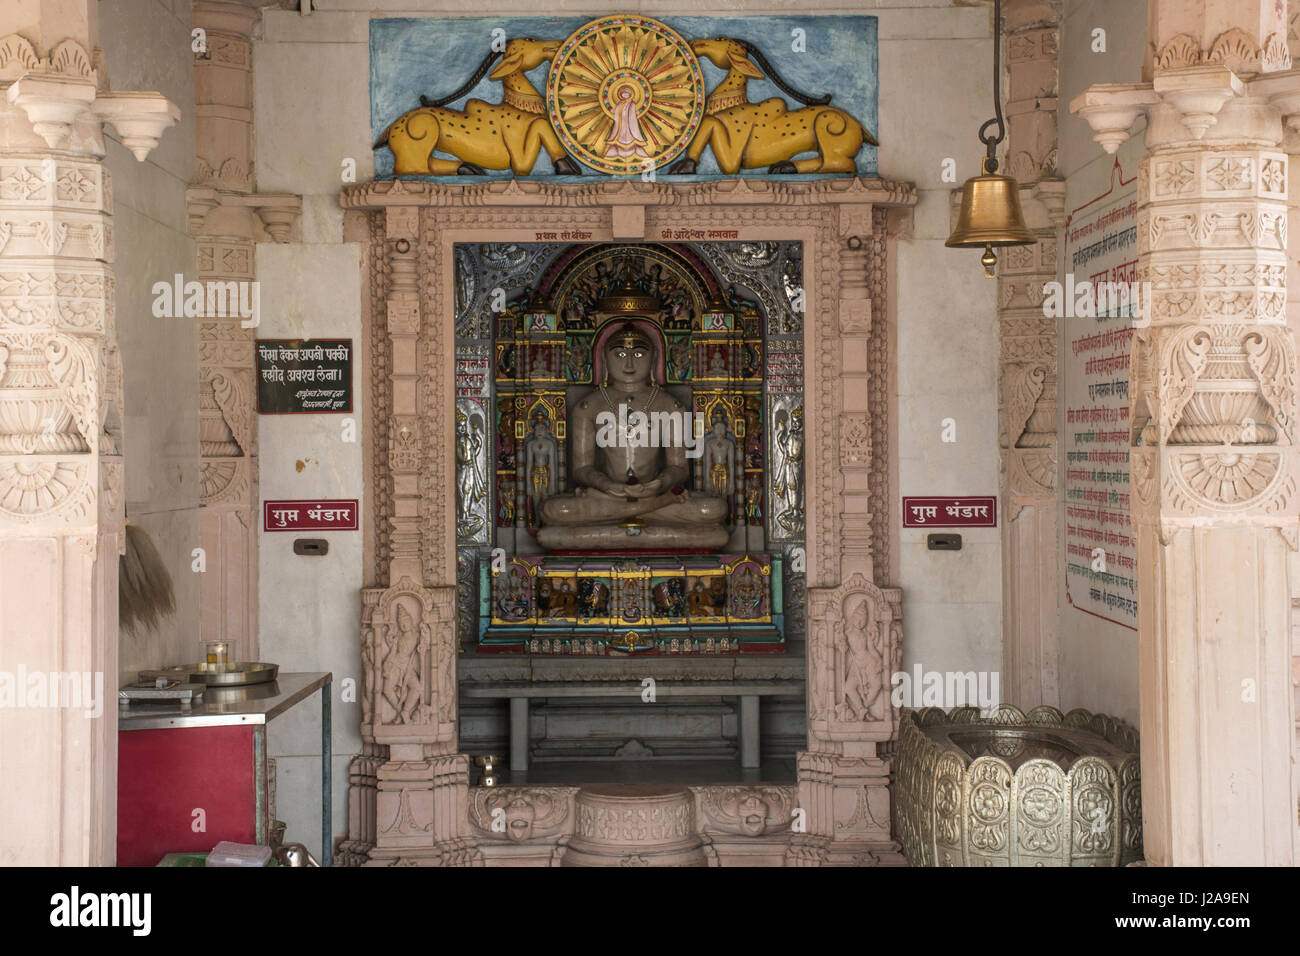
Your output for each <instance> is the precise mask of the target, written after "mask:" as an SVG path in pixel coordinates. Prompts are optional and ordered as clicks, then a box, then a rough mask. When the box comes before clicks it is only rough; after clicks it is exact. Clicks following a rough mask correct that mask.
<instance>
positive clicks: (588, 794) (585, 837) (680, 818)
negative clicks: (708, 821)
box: [564, 784, 705, 866]
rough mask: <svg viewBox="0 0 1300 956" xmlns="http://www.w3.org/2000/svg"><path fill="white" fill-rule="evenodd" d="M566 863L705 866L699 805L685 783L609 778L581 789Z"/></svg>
mask: <svg viewBox="0 0 1300 956" xmlns="http://www.w3.org/2000/svg"><path fill="white" fill-rule="evenodd" d="M576 809H577V820H576V825H575V829H574V834H573V838H572V839H571V840H570V841H569V848H568V850H567V851H565V854H564V865H565V866H703V865H704V862H705V859H704V851H703V850H702V849H701V842H700V837H699V835H698V834H697V833H696V832H695V806H694V798H693V797H692V795H691V791H690V790H687V789H686V788H684V787H673V786H658V785H655V784H606V785H604V786H588V787H584V788H583V789H582V790H580V791H579V792H578V798H577V807H576Z"/></svg>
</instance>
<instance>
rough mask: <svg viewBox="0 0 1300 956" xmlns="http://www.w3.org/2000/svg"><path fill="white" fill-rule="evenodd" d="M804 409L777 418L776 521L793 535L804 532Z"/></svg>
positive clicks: (798, 408)
mask: <svg viewBox="0 0 1300 956" xmlns="http://www.w3.org/2000/svg"><path fill="white" fill-rule="evenodd" d="M803 440H804V436H803V406H802V405H799V406H797V407H796V408H794V410H792V411H791V412H790V415H789V417H788V418H787V417H786V416H785V415H778V416H777V421H776V451H777V455H778V456H779V457H778V462H777V466H776V475H775V480H774V482H773V488H774V489H775V491H776V494H777V496H778V497H779V498H780V504H781V506H782V507H781V509H780V510H779V511H778V512H777V515H776V519H777V521H778V522H780V523H781V525H782V526H783V527H784V528H785V529H786V530H787V531H789V532H790V533H791V534H797V533H798V532H800V531H802V530H803V521H804V516H803V513H804V509H803Z"/></svg>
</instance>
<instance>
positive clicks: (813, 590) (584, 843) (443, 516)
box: [338, 179, 916, 865]
mask: <svg viewBox="0 0 1300 956" xmlns="http://www.w3.org/2000/svg"><path fill="white" fill-rule="evenodd" d="M341 201H342V204H343V206H344V208H345V210H347V213H346V221H345V236H346V237H347V238H348V239H350V240H352V241H356V242H359V243H361V244H362V249H363V255H362V267H363V270H364V275H363V283H364V291H363V302H362V308H363V336H364V342H365V345H366V348H367V351H368V360H369V361H368V378H369V381H368V387H369V392H368V401H367V402H366V416H365V420H364V438H365V442H366V451H367V460H368V462H369V474H368V480H367V482H366V487H365V499H364V507H365V511H366V515H367V520H366V521H365V522H364V525H365V526H366V528H367V529H368V530H367V532H366V533H367V535H368V540H367V542H366V548H365V554H366V567H365V577H366V580H367V581H368V582H369V583H370V586H368V587H367V588H365V589H364V591H363V595H362V598H363V601H362V603H363V610H362V621H361V646H360V653H361V658H362V674H363V681H362V684H363V692H362V727H361V734H362V740H363V747H364V751H363V753H362V754H361V755H360V756H359V757H357V758H356V759H355V760H354V761H353V766H352V771H351V781H350V789H349V808H348V814H349V835H348V838H347V839H346V840H345V841H343V843H342V845H341V846H340V847H339V854H338V859H339V860H340V861H341V862H342V863H344V864H353V865H356V864H362V863H366V864H370V865H392V864H394V863H409V864H420V865H463V864H477V863H485V862H486V863H493V864H496V863H512V862H513V863H533V864H542V865H546V864H556V863H559V862H561V861H563V860H564V858H565V856H566V850H567V849H568V848H569V847H570V846H571V845H572V846H574V849H575V852H574V855H573V859H571V860H569V862H570V863H574V862H579V861H580V858H583V857H584V854H585V855H586V857H588V858H589V859H586V860H585V862H595V861H600V862H605V863H623V864H631V865H638V863H643V864H652V863H655V862H664V861H670V860H672V859H676V857H674V856H673V854H674V853H678V852H680V853H683V854H685V857H684V859H685V858H690V859H692V860H694V861H695V862H709V863H713V864H727V863H733V862H739V861H740V860H741V858H742V857H746V856H749V857H759V858H762V859H768V860H784V861H785V862H786V864H787V865H819V864H824V863H858V864H861V863H887V862H899V861H901V856H900V855H899V854H898V844H897V841H896V840H895V839H894V835H893V834H892V832H891V822H890V817H891V814H890V797H889V788H888V775H889V753H888V741H889V740H890V739H891V738H892V737H893V736H894V733H895V731H896V715H895V712H894V710H893V709H892V708H891V707H890V706H889V700H888V690H887V688H888V675H889V673H890V672H892V671H894V670H897V669H898V668H899V664H900V662H901V651H902V623H901V597H902V595H901V590H900V589H899V588H898V587H897V586H895V585H894V582H891V581H890V580H889V568H890V561H889V553H890V549H889V535H890V530H891V528H892V527H894V526H895V519H894V514H895V511H896V506H895V505H894V501H895V495H893V494H892V492H891V489H890V452H891V449H892V448H893V447H894V444H895V434H896V427H897V426H896V422H895V421H894V420H893V417H892V416H891V411H890V410H891V402H890V396H891V394H892V392H893V388H892V383H891V381H890V370H891V366H892V362H891V359H890V353H891V349H892V345H891V343H892V341H893V336H892V335H891V331H890V325H891V322H890V315H891V307H890V300H889V296H888V292H887V278H888V276H889V275H890V262H889V259H890V257H889V249H890V237H891V230H892V231H893V232H894V233H895V234H896V233H897V230H898V224H899V223H900V222H901V221H904V220H905V219H906V218H907V217H908V216H910V207H911V206H912V205H913V204H914V203H915V201H916V193H915V189H914V188H913V187H911V186H909V185H905V184H898V183H892V182H887V181H883V180H860V179H851V180H850V179H845V180H831V181H824V182H817V183H791V184H785V183H777V182H773V181H769V180H756V179H741V180H724V181H717V182H706V183H691V184H681V185H678V184H668V183H653V184H646V183H639V182H636V183H634V182H631V181H613V182H611V181H599V182H594V183H593V184H590V185H588V184H542V183H535V182H519V181H514V180H511V181H508V182H501V183H488V184H476V185H470V186H459V185H442V184H431V183H416V182H406V181H392V182H376V183H370V184H365V185H359V186H354V187H348V188H346V189H345V190H344V191H343V194H342V199H341ZM564 234H567V235H571V236H572V235H575V234H577V235H580V236H581V237H582V240H583V241H591V242H617V241H629V242H645V241H649V242H661V241H680V240H684V239H685V240H699V241H708V240H710V239H714V240H732V241H737V240H738V241H754V242H759V241H769V240H793V241H798V242H800V243H802V246H803V250H804V261H805V273H804V282H803V285H804V291H805V322H804V333H803V334H804V338H803V347H804V356H805V363H804V368H805V423H806V424H805V431H806V436H807V437H806V450H805V483H806V488H807V492H806V525H807V532H806V533H807V544H806V547H807V555H806V567H807V571H806V573H807V645H806V646H807V660H806V672H807V687H806V697H807V701H808V749H807V750H806V751H805V752H803V753H801V754H800V755H799V757H798V780H797V784H796V787H795V788H791V789H786V788H761V787H745V786H743V785H740V786H727V785H718V786H704V787H696V788H691V796H690V797H683V796H682V795H681V794H680V793H679V794H678V795H677V796H665V795H664V794H662V793H658V792H650V791H654V789H655V788H653V787H651V788H650V791H641V792H634V793H619V792H613V793H611V792H609V788H603V789H600V788H578V787H528V786H523V787H506V788H494V789H485V788H478V787H471V786H470V760H469V757H468V756H467V755H466V754H463V753H457V749H458V719H459V708H458V699H457V696H458V695H457V670H458V654H457V647H458V643H457V638H456V613H457V612H456V581H457V570H456V560H457V550H456V543H457V539H456V517H457V516H456V498H455V494H454V488H455V454H454V451H453V450H454V448H455V434H454V408H455V368H454V354H455V352H454V332H455V330H454V322H453V317H454V250H455V245H456V244H457V243H470V242H475V243H483V242H490V243H511V242H515V243H523V242H537V241H544V240H546V239H551V238H557V239H558V238H560V237H561V235H564ZM395 682H396V683H395ZM397 684H400V685H401V686H402V687H405V688H409V692H408V691H405V690H404V691H402V692H401V694H400V695H399V696H400V697H401V699H400V700H396V699H395V694H394V692H393V688H394V687H395V686H396V685H397ZM386 691H388V692H387V693H386ZM661 789H662V788H661ZM659 804H662V806H660V805H659ZM656 808H657V809H656ZM628 809H635V810H642V811H646V812H652V816H655V818H656V819H659V820H660V821H661V822H662V823H663V826H662V828H661V829H660V830H659V831H656V836H655V840H657V841H658V842H656V843H655V844H654V846H653V847H651V848H650V849H648V850H647V849H646V848H644V847H642V848H641V849H639V850H638V848H637V847H636V846H634V845H632V843H634V842H635V841H632V843H629V844H628V845H627V846H623V845H622V844H620V843H619V842H618V840H617V839H615V840H614V841H613V844H612V845H607V846H604V847H603V848H602V847H600V846H593V845H592V843H593V835H594V834H598V833H604V834H607V833H608V832H609V830H608V825H610V824H611V823H612V822H613V821H616V820H617V819H619V815H620V814H621V813H623V812H625V811H627V810H628ZM493 811H502V812H501V813H494V812H493ZM656 815H657V816H656ZM502 820H504V821H505V822H506V824H507V825H506V826H505V827H499V826H494V825H493V824H494V823H498V822H500V821H502ZM652 842H653V841H652ZM678 844H680V846H679V845H678ZM665 846H668V847H669V849H668V850H664V849H663V848H664V847H665ZM695 846H698V847H704V848H705V849H701V850H700V854H701V855H700V856H699V857H698V858H696V857H695V856H693V854H694V852H695V851H694V850H693V849H692V847H695ZM660 851H662V852H660ZM665 854H667V855H665Z"/></svg>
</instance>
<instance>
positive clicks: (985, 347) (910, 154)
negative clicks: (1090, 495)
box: [878, 4, 1002, 672]
mask: <svg viewBox="0 0 1300 956" xmlns="http://www.w3.org/2000/svg"><path fill="white" fill-rule="evenodd" d="M879 13H880V90H881V93H880V124H881V128H880V135H879V137H878V139H879V140H880V143H881V146H880V156H879V170H880V175H881V176H882V177H884V178H886V179H902V180H908V181H911V182H914V183H916V186H917V190H918V195H919V201H918V203H917V205H916V211H915V212H916V223H915V233H914V238H912V239H911V240H905V241H902V242H900V243H899V248H898V273H897V277H896V278H894V279H891V286H892V289H891V297H892V298H894V300H895V301H896V302H897V307H898V326H897V343H898V344H897V360H898V377H897V382H896V386H897V394H898V430H897V435H898V453H897V454H898V466H897V467H898V470H897V485H898V486H897V488H896V489H895V490H896V496H895V500H896V501H897V498H898V496H901V495H996V494H997V493H998V466H999V463H998V450H997V448H998V446H997V434H998V406H997V393H996V383H997V360H998V353H997V336H996V334H995V333H996V324H997V317H996V311H995V309H996V305H995V302H996V292H997V288H996V283H994V282H993V281H991V280H989V279H986V278H985V277H984V270H983V267H981V266H980V264H979V252H978V251H972V250H959V249H947V248H945V247H944V244H943V243H944V240H946V239H947V238H948V233H949V230H950V222H949V215H950V213H949V209H950V205H949V204H950V201H951V193H952V190H953V189H954V184H953V183H951V182H944V181H943V178H942V173H943V163H944V160H945V159H949V158H951V159H953V160H955V162H956V179H957V183H956V186H960V184H961V183H962V182H964V181H965V180H966V179H967V178H969V177H971V176H976V175H978V174H979V171H980V162H981V160H982V159H983V155H984V147H983V146H982V145H981V143H980V142H979V140H978V139H977V137H976V133H977V131H978V129H979V126H980V124H981V123H982V122H983V121H984V120H985V119H986V118H988V116H991V115H992V114H991V110H992V104H993V99H992V96H993V92H992V85H993V84H992V79H993V77H992V72H993V61H992V57H993V46H992V32H993V30H992V18H991V16H990V14H989V11H988V10H987V9H985V8H958V9H952V8H949V7H948V6H947V5H946V4H930V5H926V6H921V5H916V7H915V8H914V9H909V10H892V11H891V10H882V11H880V12H879ZM938 65H941V67H942V68H936V67H937V66H938ZM949 418H950V419H952V420H953V423H954V425H955V428H956V433H955V437H956V440H955V441H952V442H945V441H943V437H944V436H943V429H944V420H945V419H949ZM999 520H1001V519H1000V518H999ZM895 529H896V531H895V533H896V534H897V535H898V536H899V537H898V540H899V554H898V567H897V572H896V573H895V574H894V575H893V580H894V581H896V582H897V583H898V584H900V585H901V586H902V588H903V635H904V641H903V665H904V668H905V669H906V670H908V671H909V672H910V671H912V669H913V668H914V667H915V666H916V665H917V664H920V665H922V666H923V668H924V669H925V670H927V671H970V670H974V671H997V670H998V669H999V668H1000V667H1001V642H1002V616H1001V604H1002V599H1001V588H1002V571H1001V567H1002V557H1001V539H1000V536H999V532H998V531H997V529H994V528H987V529H978V528H977V529H966V530H964V531H962V550H961V551H956V552H953V551H929V550H927V548H926V542H925V539H926V534H927V532H925V531H923V530H920V529H906V530H904V529H902V527H901V521H898V520H897V519H896V524H895Z"/></svg>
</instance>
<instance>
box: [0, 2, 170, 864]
mask: <svg viewBox="0 0 1300 956" xmlns="http://www.w3.org/2000/svg"><path fill="white" fill-rule="evenodd" d="M78 8H80V9H78ZM33 16H34V18H35V20H36V21H37V22H35V23H33V24H32V28H31V31H29V32H32V33H33V34H34V35H39V36H40V37H42V38H43V39H44V41H48V42H49V44H50V45H49V47H48V48H46V47H38V46H36V45H34V44H33V43H31V42H30V41H28V40H27V39H26V38H25V37H23V36H20V35H19V34H10V35H9V36H6V37H4V38H2V39H0V89H3V90H4V93H5V96H4V98H3V100H0V671H4V672H7V673H8V674H9V675H11V679H13V678H12V675H15V674H17V675H19V676H18V677H17V685H16V686H17V688H18V691H17V692H18V693H19V694H26V695H28V696H27V699H26V700H25V701H24V705H20V706H19V707H6V708H5V710H4V716H3V727H2V729H0V766H3V767H4V768H5V778H6V780H7V785H6V786H5V787H4V788H3V793H2V794H0V819H3V820H5V821H7V824H6V826H4V827H0V860H3V861H5V862H7V863H18V864H25V865H29V866H30V865H43V866H56V865H62V866H69V865H72V866H87V865H91V866H95V865H101V866H102V865H112V864H113V862H114V859H115V854H116V831H117V827H116V815H117V814H116V805H117V799H116V797H117V721H116V707H115V706H114V705H113V704H112V703H111V701H112V699H113V697H114V696H115V695H114V694H113V687H114V686H115V685H116V680H117V637H118V630H117V613H118V611H117V577H118V573H117V567H118V565H117V562H118V555H119V553H120V551H121V549H122V546H123V523H124V513H123V505H124V501H123V462H122V457H121V454H122V430H121V422H122V368H121V359H120V357H119V355H118V349H117V332H116V327H115V321H114V314H113V301H114V291H113V290H114V279H113V271H112V267H111V263H112V261H113V226H112V208H113V203H112V194H111V189H110V185H109V178H108V171H107V170H106V169H105V168H104V166H103V165H102V163H101V162H100V160H101V159H102V157H103V156H104V151H105V147H104V138H103V132H102V129H101V124H102V123H105V122H111V124H112V125H113V127H114V128H115V129H116V131H117V133H118V135H119V137H120V138H121V140H122V142H123V145H125V146H127V147H128V148H129V149H131V150H132V151H133V152H134V153H135V155H136V156H137V158H139V159H141V160H143V159H144V157H145V156H146V155H147V154H148V152H149V150H150V149H152V147H153V146H154V145H156V144H157V142H158V137H159V136H161V134H162V131H163V130H164V129H166V128H167V127H168V126H170V125H172V124H173V123H174V122H175V121H176V120H177V119H178V118H179V116H180V111H179V110H178V109H177V108H176V107H175V106H174V105H172V104H171V103H169V102H168V101H167V100H166V98H165V97H163V96H162V95H161V94H159V93H120V92H118V93H115V92H112V91H110V90H108V88H107V81H106V77H105V76H104V73H103V64H102V63H101V62H100V60H99V58H98V53H99V51H98V50H95V51H94V52H95V55H94V56H92V54H91V53H90V52H88V51H90V50H92V49H94V42H95V35H94V30H93V26H91V27H89V28H88V26H87V25H88V24H91V25H93V24H94V22H95V18H94V11H93V10H87V9H86V5H85V4H78V3H69V4H65V5H63V6H60V7H57V8H56V7H54V6H52V5H48V4H47V5H45V6H43V7H40V8H39V11H37V10H36V9H35V8H34V9H33ZM92 64H93V65H92ZM24 673H25V674H26V675H27V676H26V679H24V678H23V677H22V676H21V675H23V674H24ZM59 675H62V676H61V677H59ZM56 677H58V678H59V679H57V680H55V678H56ZM33 682H35V683H44V686H45V687H46V688H50V687H54V688H56V689H57V699H56V698H54V697H51V696H47V695H46V694H44V693H43V694H42V695H41V699H40V700H39V701H38V702H37V701H33V700H32V699H31V695H30V694H29V690H30V688H31V686H32V684H33ZM51 693H54V691H51ZM92 698H93V702H95V703H96V704H97V706H98V710H95V709H92ZM105 698H107V699H108V700H109V701H110V703H109V704H108V705H107V706H105V705H104V701H105Z"/></svg>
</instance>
